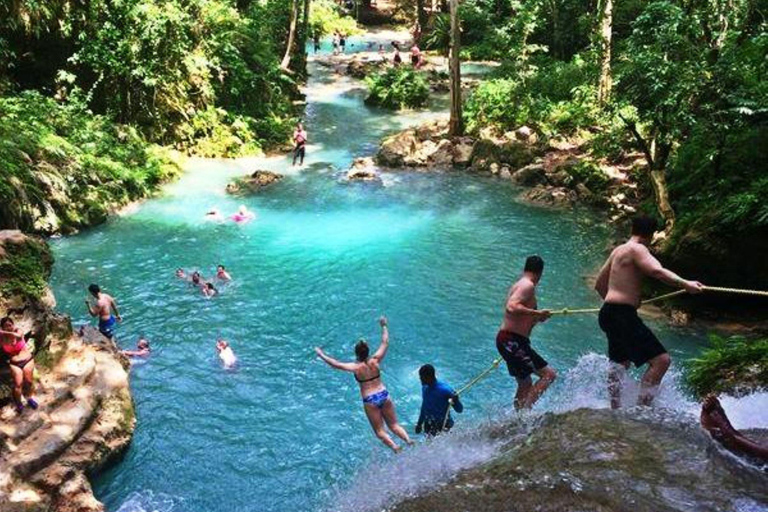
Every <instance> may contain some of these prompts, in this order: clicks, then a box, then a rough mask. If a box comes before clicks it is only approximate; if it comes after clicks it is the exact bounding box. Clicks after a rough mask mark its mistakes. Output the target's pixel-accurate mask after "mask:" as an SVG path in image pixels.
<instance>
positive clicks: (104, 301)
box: [96, 293, 113, 320]
mask: <svg viewBox="0 0 768 512" xmlns="http://www.w3.org/2000/svg"><path fill="white" fill-rule="evenodd" d="M112 303H113V300H112V297H111V296H109V295H107V294H106V293H100V294H99V298H98V299H97V302H96V308H97V309H98V311H99V318H100V319H101V320H109V317H110V316H112Z"/></svg>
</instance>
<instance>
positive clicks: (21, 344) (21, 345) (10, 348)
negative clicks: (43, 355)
mask: <svg viewBox="0 0 768 512" xmlns="http://www.w3.org/2000/svg"><path fill="white" fill-rule="evenodd" d="M25 348H27V344H26V342H25V341H24V340H19V341H17V342H16V343H11V344H8V343H3V352H5V353H6V354H8V355H9V356H11V357H13V356H17V355H19V354H20V353H21V351H22V350H24V349H25Z"/></svg>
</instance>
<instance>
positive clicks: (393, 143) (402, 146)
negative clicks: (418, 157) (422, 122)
mask: <svg viewBox="0 0 768 512" xmlns="http://www.w3.org/2000/svg"><path fill="white" fill-rule="evenodd" d="M418 146H419V139H418V138H417V137H416V131H415V130H405V131H403V132H400V133H397V134H395V135H392V136H391V137H387V138H386V139H384V142H383V143H382V144H381V148H380V149H379V152H378V153H377V154H376V162H377V163H378V164H379V165H384V166H387V167H402V166H403V165H405V159H406V157H409V156H411V155H412V154H413V153H414V152H415V151H416V150H417V148H418Z"/></svg>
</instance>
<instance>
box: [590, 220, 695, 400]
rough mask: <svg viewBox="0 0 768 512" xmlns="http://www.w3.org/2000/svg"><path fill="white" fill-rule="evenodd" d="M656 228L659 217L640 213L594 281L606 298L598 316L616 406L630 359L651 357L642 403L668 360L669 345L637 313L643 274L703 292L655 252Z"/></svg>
mask: <svg viewBox="0 0 768 512" xmlns="http://www.w3.org/2000/svg"><path fill="white" fill-rule="evenodd" d="M655 232H656V221H655V220H653V219H652V218H650V217H646V216H640V217H637V218H636V219H634V221H633V222H632V236H631V237H630V239H629V240H628V241H627V242H625V243H623V244H622V245H620V246H618V247H617V248H615V249H614V250H613V252H612V253H611V255H610V256H609V257H608V261H606V262H605V264H604V265H603V268H602V269H600V273H599V274H598V276H597V282H596V283H595V290H597V293H599V294H600V296H601V297H602V298H603V300H604V303H603V307H602V308H601V309H600V316H599V322H600V328H601V329H602V330H603V331H604V332H605V334H606V336H607V337H608V359H609V360H610V361H611V370H610V372H609V375H608V391H609V393H610V395H611V407H612V408H614V409H617V408H619V407H621V381H622V378H623V373H624V371H625V370H626V369H627V368H629V363H630V362H632V363H634V364H635V366H636V367H638V368H639V367H641V366H643V365H644V364H646V363H648V369H647V370H646V372H645V375H643V379H642V383H641V390H640V396H639V397H638V404H639V405H650V404H651V402H652V401H653V398H654V396H655V394H656V391H657V390H658V387H659V384H660V383H661V379H662V378H664V374H665V373H667V369H668V368H669V364H670V358H669V354H668V353H667V349H665V348H664V346H663V345H662V344H661V343H660V342H659V340H658V338H656V336H655V335H654V334H653V332H652V331H651V330H650V329H649V328H648V327H646V325H645V324H644V323H643V321H642V320H640V317H639V316H638V315H637V308H638V307H640V293H641V285H642V282H643V276H649V277H653V278H655V279H658V280H659V281H661V282H663V283H666V284H668V285H670V286H675V287H678V288H683V289H685V290H686V291H687V292H689V293H700V292H701V291H703V289H704V285H702V284H701V283H699V282H698V281H686V280H685V279H683V278H682V277H680V276H678V275H677V274H675V273H674V272H671V271H669V270H667V269H665V268H664V267H662V266H661V263H659V261H658V260H657V259H656V258H654V257H653V255H652V254H651V252H650V251H649V250H648V245H649V244H650V243H651V240H652V238H653V234H654V233H655Z"/></svg>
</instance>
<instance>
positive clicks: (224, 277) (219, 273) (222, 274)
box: [216, 265, 232, 281]
mask: <svg viewBox="0 0 768 512" xmlns="http://www.w3.org/2000/svg"><path fill="white" fill-rule="evenodd" d="M216 279H220V280H221V281H231V280H232V276H230V275H229V272H227V271H226V269H225V268H224V265H219V266H218V267H216Z"/></svg>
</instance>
